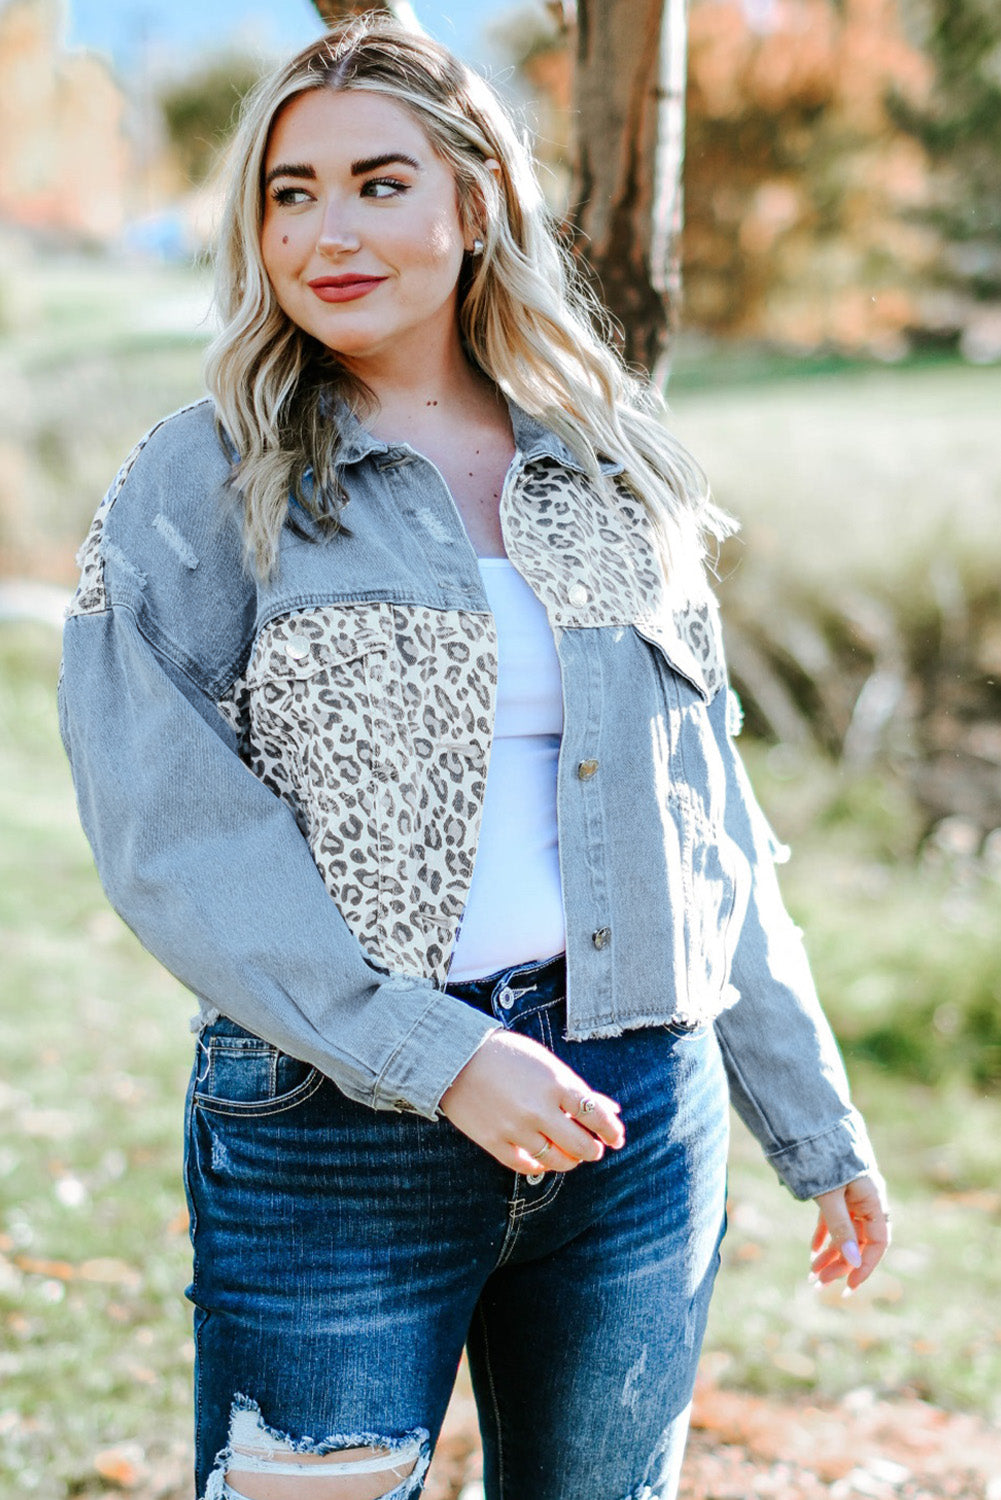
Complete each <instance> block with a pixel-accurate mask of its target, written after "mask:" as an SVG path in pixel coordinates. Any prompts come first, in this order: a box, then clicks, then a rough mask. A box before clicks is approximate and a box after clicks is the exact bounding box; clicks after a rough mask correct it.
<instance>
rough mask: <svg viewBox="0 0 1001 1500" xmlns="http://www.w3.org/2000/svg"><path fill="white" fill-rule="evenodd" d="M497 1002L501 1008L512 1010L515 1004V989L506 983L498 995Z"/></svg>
mask: <svg viewBox="0 0 1001 1500" xmlns="http://www.w3.org/2000/svg"><path fill="white" fill-rule="evenodd" d="M497 1004H498V1005H499V1006H500V1008H501V1010H510V1009H511V1007H512V1005H513V1004H514V990H512V989H508V988H507V986H506V985H505V987H504V989H502V990H501V992H500V994H499V995H498V996H497Z"/></svg>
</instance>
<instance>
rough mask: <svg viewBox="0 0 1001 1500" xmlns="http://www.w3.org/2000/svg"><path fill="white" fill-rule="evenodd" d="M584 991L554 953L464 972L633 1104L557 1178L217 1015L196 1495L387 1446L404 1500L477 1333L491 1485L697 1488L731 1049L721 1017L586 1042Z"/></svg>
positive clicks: (210, 1088)
mask: <svg viewBox="0 0 1001 1500" xmlns="http://www.w3.org/2000/svg"><path fill="white" fill-rule="evenodd" d="M564 989H565V985H564V969H563V964H562V960H561V959H557V960H551V961H549V962H547V963H543V964H527V965H522V966H520V967H518V968H515V969H509V970H505V971H504V972H502V973H500V974H497V975H494V976H491V977H490V978H489V979H484V980H477V981H475V982H471V983H467V984H461V985H455V986H454V987H453V991H454V993H456V994H458V995H460V996H461V997H462V998H463V999H464V1000H466V1001H467V1002H468V1003H469V1004H471V1005H475V1006H478V1007H479V1008H481V1009H484V1010H487V1011H488V1012H491V1013H492V1014H493V1015H495V1016H496V1017H497V1019H498V1020H500V1021H502V1022H503V1024H504V1025H505V1026H507V1027H510V1028H511V1029H513V1030H516V1031H518V1032H520V1033H522V1034H523V1035H526V1036H530V1037H533V1038H534V1039H535V1040H536V1041H538V1042H541V1043H542V1044H543V1045H544V1046H546V1047H548V1048H550V1049H551V1050H552V1051H553V1052H555V1053H556V1054H557V1055H558V1056H560V1057H562V1058H563V1059H564V1060H565V1061H566V1062H567V1063H568V1064H569V1065H570V1066H571V1067H572V1068H574V1069H575V1070H576V1071H577V1072H578V1073H579V1074H580V1075H581V1077H582V1078H584V1079H585V1080H586V1081H587V1083H588V1084H589V1085H590V1086H591V1087H592V1088H594V1089H596V1090H601V1091H602V1092H604V1093H606V1094H609V1095H611V1097H612V1098H614V1099H617V1100H618V1101H619V1103H620V1104H621V1106H622V1117H623V1121H624V1123H625V1127H626V1144H625V1146H624V1147H623V1149H622V1150H621V1151H619V1152H613V1151H609V1152H606V1155H605V1157H604V1159H603V1160H602V1161H601V1162H598V1163H583V1164H582V1165H581V1166H579V1167H577V1168H576V1169H575V1170H574V1171H572V1172H569V1173H565V1174H558V1173H551V1174H547V1175H546V1176H545V1177H544V1178H543V1179H542V1181H541V1182H538V1181H535V1182H533V1181H532V1180H531V1179H528V1178H526V1177H524V1176H519V1175H516V1174H514V1173H512V1172H511V1171H509V1170H508V1169H507V1168H505V1167H502V1166H501V1165H500V1164H499V1163H498V1162H496V1161H494V1160H493V1158H492V1157H490V1156H488V1155H487V1154H486V1153H485V1152H484V1151H482V1150H481V1149H480V1148H479V1147H477V1146H475V1145H473V1143H472V1142H471V1141H469V1140H468V1139H467V1138H466V1137H465V1136H463V1135H461V1134H460V1133H459V1132H458V1131H457V1130H456V1129H455V1128H454V1127H453V1126H452V1125H451V1124H450V1123H449V1122H448V1121H447V1120H438V1121H431V1120H428V1119H426V1118H424V1117H423V1116H420V1115H416V1114H396V1113H389V1112H376V1111H373V1110H371V1109H369V1108H368V1107H367V1106H365V1105H363V1104H358V1103H355V1102H353V1101H352V1100H350V1099H348V1098H347V1097H346V1096H345V1095H344V1094H342V1093H340V1092H339V1090H338V1089H337V1088H336V1087H335V1086H334V1084H333V1083H331V1082H330V1081H329V1080H328V1079H327V1078H326V1077H325V1076H324V1075H323V1074H321V1073H319V1072H318V1071H317V1070H315V1069H313V1068H311V1067H310V1066H309V1065H308V1064H305V1063H300V1062H298V1061H296V1060H294V1059H292V1058H290V1057H287V1056H285V1055H284V1054H282V1053H280V1052H277V1051H276V1049H275V1048H273V1047H271V1046H269V1045H268V1044H266V1043H264V1042H262V1041H260V1040H258V1039H257V1038H256V1037H254V1036H252V1035H251V1034H250V1033H249V1032H247V1031H244V1030H243V1029H242V1028H241V1027H239V1026H237V1025H236V1024H235V1023H234V1022H231V1021H229V1020H226V1019H220V1020H218V1021H216V1022H215V1023H214V1024H212V1025H210V1026H208V1027H206V1028H205V1029H204V1030H203V1031H202V1033H201V1035H200V1036H199V1039H198V1047H197V1055H196V1060H195V1066H194V1070H193V1073H192V1083H191V1088H190V1089H189V1093H188V1109H187V1149H186V1155H185V1173H186V1183H187V1189H188V1197H189V1206H190V1209H191V1234H192V1243H193V1246H194V1278H193V1281H192V1285H191V1287H190V1288H189V1293H188V1295H189V1296H190V1298H191V1300H192V1301H193V1303H194V1305H195V1315H194V1321H195V1343H196V1351H197V1358H196V1446H197V1461H196V1462H197V1494H198V1496H199V1497H208V1500H214V1497H225V1496H230V1495H234V1496H235V1495H239V1493H240V1491H239V1489H238V1488H236V1481H235V1479H234V1483H233V1486H232V1487H230V1486H227V1484H226V1483H225V1479H224V1476H225V1474H226V1470H227V1466H229V1467H230V1468H232V1469H233V1470H234V1471H236V1470H238V1469H240V1467H241V1464H243V1463H245V1462H248V1461H249V1462H251V1464H254V1463H256V1462H259V1463H260V1467H261V1469H268V1470H269V1471H270V1472H275V1470H274V1468H273V1465H274V1463H275V1461H276V1460H277V1461H281V1460H282V1459H283V1458H284V1459H285V1460H286V1472H293V1471H294V1468H295V1459H296V1455H297V1454H299V1453H310V1454H313V1455H318V1454H325V1453H335V1452H338V1451H343V1450H345V1449H347V1448H361V1447H369V1446H371V1447H376V1448H378V1449H380V1450H385V1449H390V1450H393V1452H394V1453H395V1455H396V1458H397V1462H398V1467H399V1471H400V1472H399V1474H397V1476H395V1477H394V1476H393V1474H392V1472H391V1470H390V1469H388V1468H387V1469H386V1487H385V1489H384V1490H382V1491H377V1493H381V1494H384V1495H386V1496H389V1495H391V1496H392V1497H393V1500H405V1497H407V1500H409V1497H412V1496H415V1495H416V1494H417V1493H418V1492H419V1490H420V1487H421V1483H422V1479H423V1476H424V1473H425V1472H426V1469H427V1464H428V1462H429V1459H430V1453H431V1451H432V1449H433V1446H434V1443H435V1441H436V1439H437V1436H438V1432H439V1429H440V1427H441V1422H442V1419H443V1417H444V1415H445V1408H446V1406H447V1404H448V1399H449V1394H450V1392H451V1389H452V1385H453V1382H454V1379H455V1374H456V1368H457V1366H458V1363H459V1358H460V1355H461V1353H462V1349H463V1345H465V1346H466V1347H467V1349H468V1354H469V1365H470V1371H471V1374H472V1380H473V1387H474V1390H475V1394H476V1399H477V1405H478V1408H479V1415H480V1425H481V1432H482V1438H483V1449H484V1463H485V1479H484V1485H485V1491H486V1496H487V1500H581V1497H583V1496H585V1495H586V1496H588V1497H590V1500H671V1497H673V1496H674V1495H675V1494H676V1490H677V1484H678V1473H679V1469H680V1465H681V1455H682V1450H683V1447H684V1442H685V1436H686V1431H687V1425H688V1409H689V1404H690V1400H691V1394H692V1386H693V1383H694V1379H695V1369H696V1364H697V1362H698V1357H699V1350H700V1346H701V1342H702V1337H703V1332H704V1329H705V1321H706V1314H707V1311H708V1304H709V1297H710V1293H711V1290H712V1284H713V1280H714V1278H715V1274H716V1269H717V1266H718V1261H719V1244H720V1240H721V1238H722V1232H723V1219H724V1197H725V1155H726V1145H727V1099H726V1084H725V1079H724V1074H723V1068H722V1064H721V1060H720V1055H719V1051H718V1048H717V1045H716V1040H715V1037H714V1034H713V1031H712V1028H711V1027H702V1028H699V1029H698V1030H695V1031H692V1032H683V1031H676V1030H672V1029H671V1028H670V1027H664V1028H656V1029H647V1030H640V1031H632V1032H627V1033H625V1034H623V1035H621V1036H618V1037H613V1038H607V1039H602V1040H596V1041H585V1042H567V1041H565V1040H564V1037H563V1016H564ZM269 1440H270V1458H269V1459H265V1458H264V1457H259V1458H254V1457H253V1454H256V1453H257V1452H258V1450H260V1454H264V1453H265V1452H266V1451H267V1450H268V1447H269ZM234 1444H235V1446H236V1448H237V1450H238V1452H242V1453H243V1454H244V1458H242V1459H241V1460H240V1462H239V1463H237V1462H236V1461H231V1458H232V1445H234ZM248 1449H249V1450H251V1452H252V1456H251V1459H250V1460H247V1459H246V1451H247V1450H248ZM303 1472H304V1473H307V1474H308V1473H309V1470H308V1469H306V1470H304V1471H303ZM314 1472H316V1471H315V1470H314ZM331 1472H333V1470H331ZM401 1474H402V1475H403V1476H404V1477H402V1478H401V1477H400V1475H401ZM308 1484H309V1481H308V1480H306V1486H307V1488H308Z"/></svg>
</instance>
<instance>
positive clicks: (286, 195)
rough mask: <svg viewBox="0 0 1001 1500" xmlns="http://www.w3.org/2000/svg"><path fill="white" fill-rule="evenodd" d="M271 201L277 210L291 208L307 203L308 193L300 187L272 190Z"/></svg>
mask: <svg viewBox="0 0 1001 1500" xmlns="http://www.w3.org/2000/svg"><path fill="white" fill-rule="evenodd" d="M271 201H272V202H273V203H277V204H278V206H279V208H292V207H294V206H295V205H296V204H298V203H308V202H309V193H307V191H306V189H305V188H300V187H283V188H274V189H273V190H272V193H271Z"/></svg>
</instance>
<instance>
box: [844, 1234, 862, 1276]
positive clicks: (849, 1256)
mask: <svg viewBox="0 0 1001 1500" xmlns="http://www.w3.org/2000/svg"><path fill="white" fill-rule="evenodd" d="M841 1254H842V1255H843V1256H844V1258H845V1260H846V1261H847V1262H848V1264H849V1265H850V1266H854V1267H855V1269H856V1271H859V1270H861V1268H862V1256H861V1255H860V1253H859V1247H858V1245H857V1244H856V1243H855V1241H854V1240H845V1242H844V1244H843V1245H842V1246H841Z"/></svg>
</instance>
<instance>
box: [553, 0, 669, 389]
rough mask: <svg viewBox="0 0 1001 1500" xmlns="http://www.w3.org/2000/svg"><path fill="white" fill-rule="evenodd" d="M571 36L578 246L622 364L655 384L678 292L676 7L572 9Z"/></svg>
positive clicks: (647, 1)
mask: <svg viewBox="0 0 1001 1500" xmlns="http://www.w3.org/2000/svg"><path fill="white" fill-rule="evenodd" d="M566 9H567V7H566V6H565V5H564V12H566ZM573 33H574V37H573V45H574V55H575V69H574V96H575V118H576V123H577V130H576V139H575V142H574V152H573V169H574V183H573V191H572V197H571V202H572V217H573V221H574V226H575V229H576V232H577V235H578V243H579V247H580V250H581V254H582V255H583V257H584V259H585V260H586V262H587V264H588V265H589V267H590V269H591V273H592V275H593V276H594V278H595V281H596V284H597V289H598V292H599V295H600V297H601V300H602V301H603V302H604V304H605V305H606V306H607V307H608V309H609V310H610V312H611V313H612V315H613V317H614V318H615V320H616V322H617V323H618V325H619V327H620V329H621V337H622V345H623V351H624V353H625V356H626V358H627V359H628V360H629V361H630V362H632V363H636V364H639V365H642V366H643V367H644V369H646V370H648V371H649V372H650V374H651V375H652V376H653V377H654V379H655V380H657V381H658V382H663V381H665V380H666V376H667V368H668V357H669V353H670V344H671V335H672V333H673V330H674V327H675V320H676V317H677V310H678V302H679V295H680V288H681V273H680V254H679V251H680V235H681V223H682V177H681V171H682V163H683V160H684V140H685V57H686V43H687V14H686V7H685V0H577V4H576V21H575V23H574V24H573Z"/></svg>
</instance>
